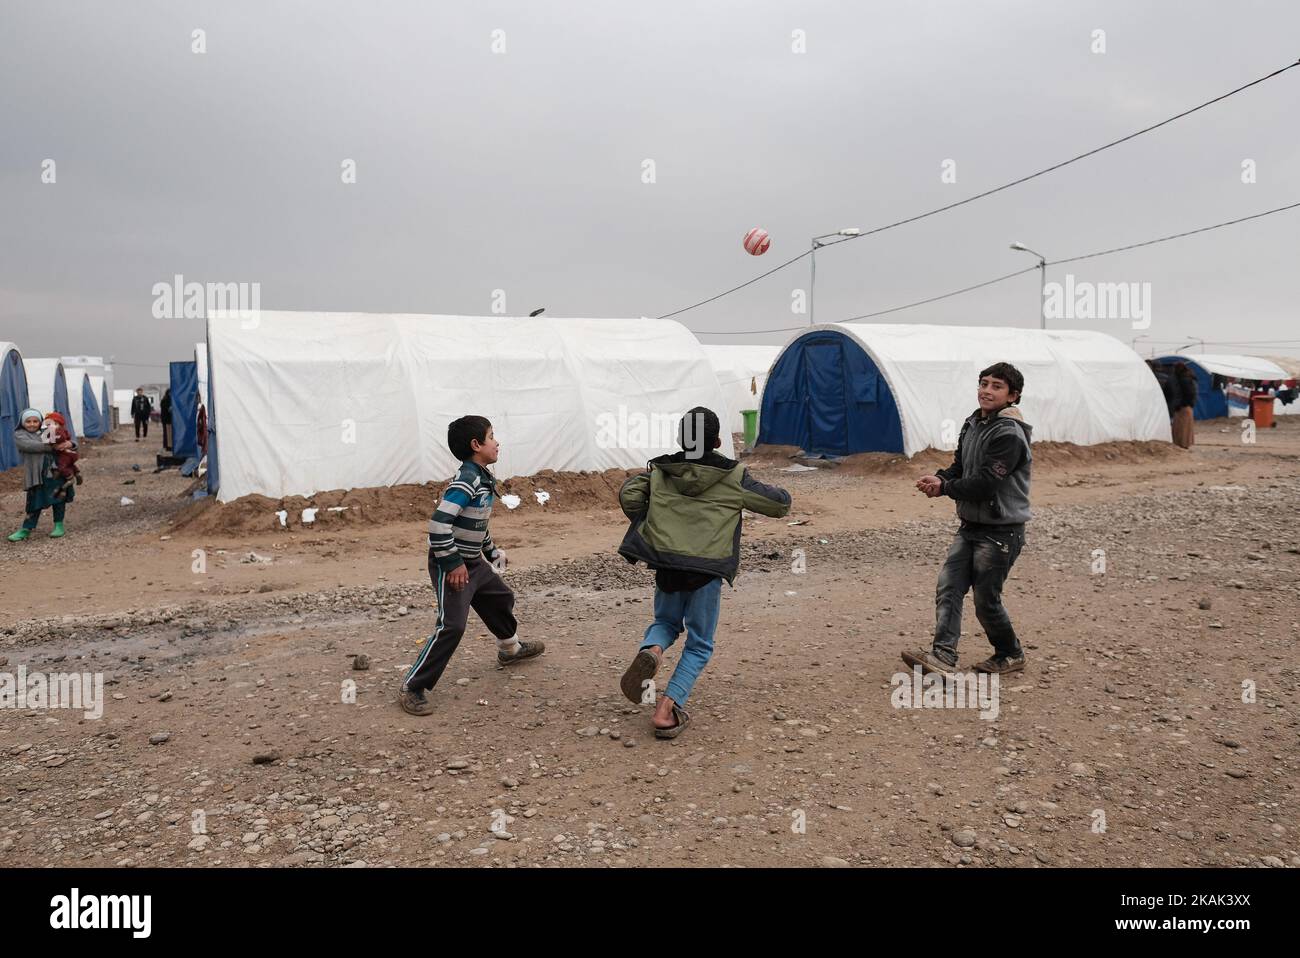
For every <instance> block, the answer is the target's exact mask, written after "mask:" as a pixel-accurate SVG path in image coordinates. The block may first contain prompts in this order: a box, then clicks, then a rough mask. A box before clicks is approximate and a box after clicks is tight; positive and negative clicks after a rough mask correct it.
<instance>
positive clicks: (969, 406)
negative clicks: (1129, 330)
mask: <svg viewBox="0 0 1300 958" xmlns="http://www.w3.org/2000/svg"><path fill="white" fill-rule="evenodd" d="M999 361H1006V362H1010V363H1012V364H1013V365H1015V366H1016V367H1017V368H1018V369H1019V370H1020V371H1021V372H1022V373H1023V374H1024V376H1025V389H1024V396H1023V399H1022V401H1021V403H1020V407H1021V409H1022V410H1023V412H1024V416H1025V419H1026V420H1027V421H1028V422H1029V423H1030V424H1031V425H1033V427H1034V439H1035V441H1049V442H1070V443H1077V444H1079V445H1092V444H1095V443H1100V442H1108V441H1113V440H1160V441H1164V442H1169V441H1170V440H1171V436H1170V428H1169V417H1168V413H1167V410H1166V408H1165V403H1164V397H1163V395H1162V394H1161V391H1160V387H1159V384H1158V383H1157V382H1156V379H1155V377H1154V376H1152V375H1151V372H1150V370H1149V369H1148V368H1147V367H1146V365H1145V364H1144V363H1143V362H1142V360H1141V359H1140V358H1139V357H1138V355H1137V354H1136V353H1135V352H1133V350H1132V349H1130V348H1129V347H1128V346H1125V345H1124V344H1123V343H1121V342H1120V341H1119V340H1117V339H1115V338H1113V337H1111V336H1107V335H1105V334H1103V333H1099V332H1092V331H1086V330H1039V329H1023V328H1005V327H977V326H931V325H915V326H908V325H897V324H885V323H880V324H872V323H830V324H825V325H817V326H811V327H809V328H808V329H807V330H805V331H802V332H799V333H797V334H795V335H794V336H793V337H791V339H790V341H789V342H788V343H787V344H786V345H785V347H784V348H783V349H782V351H781V354H780V355H779V356H778V357H777V360H776V362H775V363H774V364H773V366H772V372H771V375H770V376H769V378H768V382H767V387H766V389H765V390H764V392H763V408H762V419H761V429H760V432H759V442H761V443H770V444H778V445H793V446H798V447H800V448H802V449H804V450H805V451H807V452H808V453H809V454H811V455H833V456H842V455H850V454H853V453H859V452H900V453H903V454H905V455H907V456H909V457H910V456H913V455H915V454H916V453H918V452H920V451H922V450H924V449H927V448H935V449H953V448H955V447H956V444H957V435H958V432H959V430H960V427H961V423H962V422H963V421H964V420H965V419H966V417H967V416H969V415H970V414H971V412H972V410H974V409H975V407H976V405H977V400H976V398H975V389H976V386H977V384H978V381H979V372H980V370H981V369H984V368H985V367H987V366H990V365H992V364H993V363H995V362H999Z"/></svg>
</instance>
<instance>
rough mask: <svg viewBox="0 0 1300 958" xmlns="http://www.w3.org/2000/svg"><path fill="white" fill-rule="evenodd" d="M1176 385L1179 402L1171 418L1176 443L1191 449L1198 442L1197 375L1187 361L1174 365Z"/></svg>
mask: <svg viewBox="0 0 1300 958" xmlns="http://www.w3.org/2000/svg"><path fill="white" fill-rule="evenodd" d="M1174 385H1175V386H1176V387H1177V388H1176V390H1175V392H1176V394H1177V396H1178V403H1177V406H1176V408H1175V409H1174V416H1173V419H1172V420H1170V426H1171V427H1172V430H1173V434H1174V445H1176V446H1182V447H1183V448H1184V449H1191V448H1192V443H1194V442H1196V424H1195V422H1194V420H1193V415H1192V407H1193V406H1195V405H1196V375H1195V374H1194V373H1193V372H1192V371H1191V369H1189V368H1188V366H1187V364H1186V363H1179V364H1178V365H1177V366H1175V367H1174Z"/></svg>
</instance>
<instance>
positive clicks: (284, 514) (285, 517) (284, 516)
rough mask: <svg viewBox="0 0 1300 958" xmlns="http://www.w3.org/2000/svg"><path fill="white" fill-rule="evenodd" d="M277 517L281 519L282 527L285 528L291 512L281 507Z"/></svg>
mask: <svg viewBox="0 0 1300 958" xmlns="http://www.w3.org/2000/svg"><path fill="white" fill-rule="evenodd" d="M275 517H276V518H277V519H279V520H280V527H281V528H283V527H284V526H285V525H286V524H287V523H288V521H289V512H288V510H287V509H281V510H280V511H279V512H277V513H276V514H275Z"/></svg>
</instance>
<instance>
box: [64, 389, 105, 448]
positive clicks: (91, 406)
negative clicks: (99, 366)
mask: <svg viewBox="0 0 1300 958" xmlns="http://www.w3.org/2000/svg"><path fill="white" fill-rule="evenodd" d="M69 398H71V397H69ZM81 428H82V431H83V432H85V434H86V438H87V439H98V438H99V437H100V436H102V435H104V433H106V432H108V430H107V429H105V428H104V420H103V419H102V418H101V417H100V414H99V400H98V399H96V398H95V389H94V387H93V386H91V385H90V377H89V376H82V377H81Z"/></svg>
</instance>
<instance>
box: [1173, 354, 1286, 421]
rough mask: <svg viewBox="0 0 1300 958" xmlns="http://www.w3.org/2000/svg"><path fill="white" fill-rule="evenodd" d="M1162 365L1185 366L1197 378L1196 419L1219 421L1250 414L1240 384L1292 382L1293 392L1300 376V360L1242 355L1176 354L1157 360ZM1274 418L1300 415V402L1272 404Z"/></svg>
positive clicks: (1281, 401) (1246, 391)
mask: <svg viewBox="0 0 1300 958" xmlns="http://www.w3.org/2000/svg"><path fill="white" fill-rule="evenodd" d="M1156 362H1157V363H1160V364H1161V365H1176V364H1178V363H1185V364H1186V365H1187V368H1188V369H1190V370H1191V371H1192V374H1193V375H1194V376H1195V377H1196V405H1195V406H1193V407H1192V417H1193V418H1195V419H1218V418H1219V417H1220V416H1244V415H1246V414H1247V411H1248V409H1247V407H1248V401H1247V400H1248V397H1249V394H1250V392H1249V390H1246V389H1242V390H1234V389H1232V388H1231V385H1232V384H1236V383H1240V382H1251V383H1256V382H1271V383H1290V386H1291V388H1292V389H1293V390H1294V389H1295V387H1296V383H1297V377H1298V376H1300V360H1295V359H1288V358H1286V357H1280V358H1270V357H1264V356H1241V355H1235V354H1227V353H1215V354H1200V353H1197V354H1192V353H1174V354H1171V355H1168V356H1161V357H1160V358H1159V359H1157V360H1156ZM1273 413H1274V415H1278V416H1284V415H1296V414H1300V401H1297V400H1295V399H1294V398H1293V400H1292V402H1290V403H1287V402H1284V401H1283V400H1281V399H1274V401H1273Z"/></svg>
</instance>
